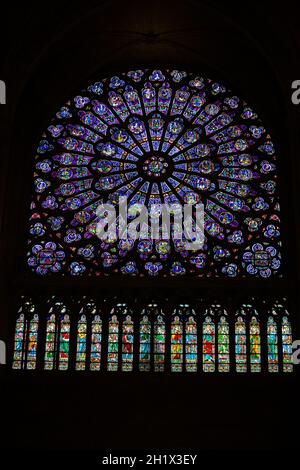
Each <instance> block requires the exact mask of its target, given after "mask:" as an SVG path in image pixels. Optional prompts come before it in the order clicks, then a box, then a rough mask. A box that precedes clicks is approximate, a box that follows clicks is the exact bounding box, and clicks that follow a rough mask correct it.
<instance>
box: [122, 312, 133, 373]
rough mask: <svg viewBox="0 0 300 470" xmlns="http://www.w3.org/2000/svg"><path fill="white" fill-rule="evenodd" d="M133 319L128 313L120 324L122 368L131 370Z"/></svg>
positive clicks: (126, 370)
mask: <svg viewBox="0 0 300 470" xmlns="http://www.w3.org/2000/svg"><path fill="white" fill-rule="evenodd" d="M133 333H134V331H133V321H132V319H131V317H130V315H127V316H126V320H125V321H123V325H122V370H123V371H125V372H128V371H131V370H132V368H133V338H134V336H133Z"/></svg>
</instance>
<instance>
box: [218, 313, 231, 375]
mask: <svg viewBox="0 0 300 470" xmlns="http://www.w3.org/2000/svg"><path fill="white" fill-rule="evenodd" d="M229 364H230V357H229V325H228V322H227V320H226V317H225V316H221V318H220V320H219V322H218V370H219V372H229V368H230V365H229Z"/></svg>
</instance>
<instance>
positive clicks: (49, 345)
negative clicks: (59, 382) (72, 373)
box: [44, 302, 70, 370]
mask: <svg viewBox="0 0 300 470" xmlns="http://www.w3.org/2000/svg"><path fill="white" fill-rule="evenodd" d="M53 311H55V312H57V313H53ZM69 342H70V317H69V315H67V314H66V307H65V305H63V304H62V303H61V302H56V303H55V305H54V306H52V307H51V308H50V311H49V315H48V319H47V325H46V344H45V359H44V368H45V369H46V370H52V369H58V370H67V369H68V366H69Z"/></svg>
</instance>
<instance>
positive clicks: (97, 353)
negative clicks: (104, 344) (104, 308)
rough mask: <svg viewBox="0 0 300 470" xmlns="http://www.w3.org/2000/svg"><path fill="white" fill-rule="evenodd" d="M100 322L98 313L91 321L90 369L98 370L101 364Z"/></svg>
mask: <svg viewBox="0 0 300 470" xmlns="http://www.w3.org/2000/svg"><path fill="white" fill-rule="evenodd" d="M101 341H102V322H101V318H100V316H99V315H95V317H94V318H93V321H92V336H91V359H90V370H100V366H101Z"/></svg>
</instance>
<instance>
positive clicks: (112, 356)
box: [107, 315, 119, 371]
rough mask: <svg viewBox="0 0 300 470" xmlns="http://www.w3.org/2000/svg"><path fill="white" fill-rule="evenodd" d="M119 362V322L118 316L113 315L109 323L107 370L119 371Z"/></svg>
mask: <svg viewBox="0 0 300 470" xmlns="http://www.w3.org/2000/svg"><path fill="white" fill-rule="evenodd" d="M118 361H119V322H118V318H117V316H116V315H112V317H111V320H110V321H109V323H108V354H107V370H110V371H116V370H118Z"/></svg>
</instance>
